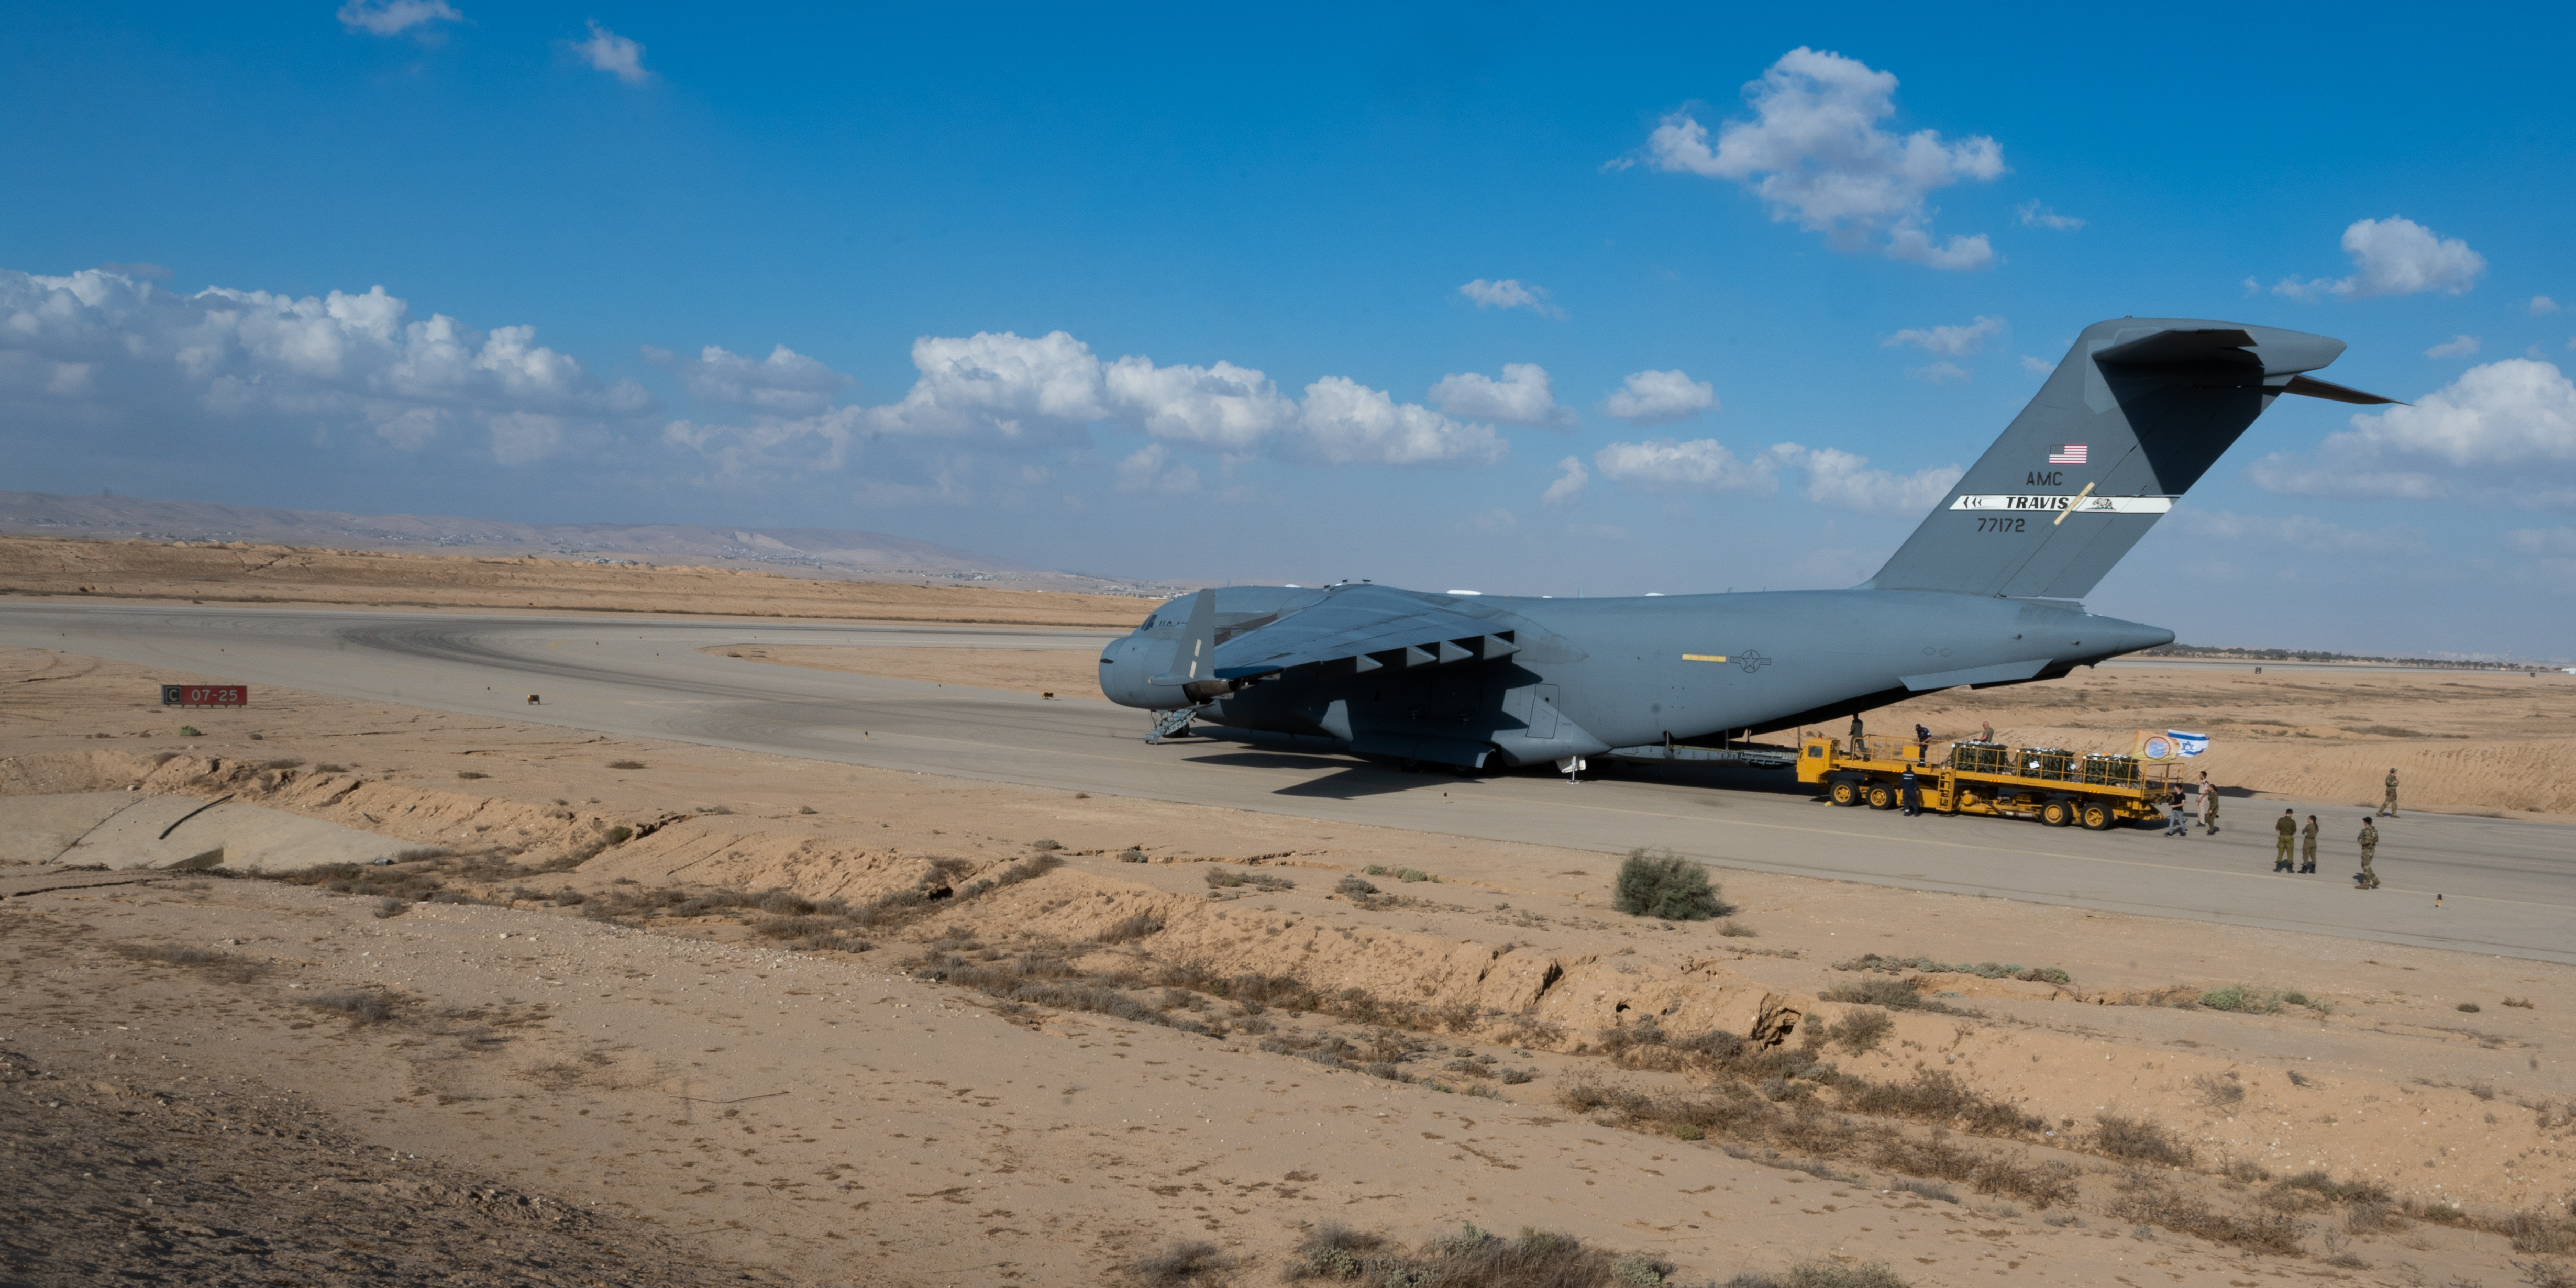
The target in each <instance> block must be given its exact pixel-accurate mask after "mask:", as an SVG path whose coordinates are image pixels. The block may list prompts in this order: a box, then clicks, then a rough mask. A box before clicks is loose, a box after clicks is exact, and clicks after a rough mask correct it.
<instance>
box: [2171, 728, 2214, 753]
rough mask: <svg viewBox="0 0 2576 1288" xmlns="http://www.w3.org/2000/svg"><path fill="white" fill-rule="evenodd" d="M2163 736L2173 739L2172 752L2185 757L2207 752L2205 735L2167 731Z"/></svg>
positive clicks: (2207, 743) (2207, 746) (2206, 736)
mask: <svg viewBox="0 0 2576 1288" xmlns="http://www.w3.org/2000/svg"><path fill="white" fill-rule="evenodd" d="M2165 736H2166V737H2168V738H2171V739H2173V740H2174V750H2175V751H2178V752H2181V753H2182V754H2183V755H2185V756H2197V755H2199V754H2200V753H2202V752H2204V751H2207V750H2209V735H2208V734H2205V733H2184V732H2183V731H2182V730H2180V729H2167V730H2165Z"/></svg>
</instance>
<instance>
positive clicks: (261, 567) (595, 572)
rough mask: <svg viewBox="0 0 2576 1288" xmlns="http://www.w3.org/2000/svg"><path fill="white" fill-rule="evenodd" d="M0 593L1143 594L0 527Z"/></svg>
mask: <svg viewBox="0 0 2576 1288" xmlns="http://www.w3.org/2000/svg"><path fill="white" fill-rule="evenodd" d="M0 595H23V596H33V597H47V598H88V599H120V600H133V601H138V602H164V603H166V602H169V601H172V600H177V601H182V602H186V603H200V604H331V605H341V606H355V605H364V606H374V607H385V608H441V609H500V610H510V609H516V610H523V611H524V610H527V609H538V610H542V611H546V612H563V611H570V612H611V613H620V612H651V613H674V612H679V613H703V614H709V615H713V616H721V617H804V618H815V619H820V620H828V621H883V622H955V623H961V624H973V625H994V626H1087V627H1098V628H1102V629H1115V630H1128V629H1132V628H1133V627H1134V626H1135V625H1136V623H1138V622H1140V621H1143V620H1144V618H1145V614H1146V613H1148V612H1150V611H1152V608H1153V604H1154V603H1155V602H1156V601H1153V600H1149V599H1137V598H1131V597H1128V596H1123V595H1081V594H1061V593H1055V592H1050V591H1038V590H984V589H977V588H972V587H964V586H947V585H942V586H933V585H919V586H914V585H904V584H899V583H891V582H867V581H838V580H830V579H825V578H814V577H789V576H782V575H780V574H778V573H775V572H767V571H759V570H752V569H742V568H698V567H656V568H645V567H619V566H616V565H612V564H592V563H579V562H574V561H571V560H562V559H540V558H536V557H534V556H513V557H503V556H488V555H416V554H386V553H382V552H378V551H368V550H323V549H315V548H311V547H304V546H271V545H250V544H242V543H226V542H176V543H156V542H148V541H69V540H57V539H52V538H44V537H0Z"/></svg>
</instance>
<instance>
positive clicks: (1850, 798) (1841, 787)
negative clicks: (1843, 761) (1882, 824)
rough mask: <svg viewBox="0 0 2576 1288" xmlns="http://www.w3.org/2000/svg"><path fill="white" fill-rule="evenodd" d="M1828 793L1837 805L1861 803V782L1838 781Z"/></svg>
mask: <svg viewBox="0 0 2576 1288" xmlns="http://www.w3.org/2000/svg"><path fill="white" fill-rule="evenodd" d="M1826 794H1827V795H1829V796H1832V797H1833V798H1834V804H1836V805H1858V804H1860V784H1858V783H1836V784H1834V785H1833V788H1832V790H1831V791H1829V792H1827V793H1826Z"/></svg>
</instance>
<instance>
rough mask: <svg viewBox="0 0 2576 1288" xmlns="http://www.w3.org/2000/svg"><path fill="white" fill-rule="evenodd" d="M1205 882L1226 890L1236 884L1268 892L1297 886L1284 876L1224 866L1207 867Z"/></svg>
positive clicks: (1272, 892) (1271, 892)
mask: <svg viewBox="0 0 2576 1288" xmlns="http://www.w3.org/2000/svg"><path fill="white" fill-rule="evenodd" d="M1207 883H1208V884H1209V885H1210V886H1213V887H1215V888H1217V889H1220V890H1228V889H1232V888H1234V887H1236V886H1251V887H1252V888H1253V889H1255V890H1259V891H1262V892H1264V893H1270V894H1275V893H1277V892H1279V891H1281V890H1294V889H1296V888H1297V883H1296V882H1294V881H1291V880H1289V879H1288V878H1286V877H1281V876H1272V875H1271V874H1270V873H1267V872H1228V871H1226V870H1225V869H1224V868H1210V869H1208V872H1207Z"/></svg>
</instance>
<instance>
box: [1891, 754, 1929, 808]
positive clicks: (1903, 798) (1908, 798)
mask: <svg viewBox="0 0 2576 1288" xmlns="http://www.w3.org/2000/svg"><path fill="white" fill-rule="evenodd" d="M1896 803H1897V804H1898V805H1899V806H1902V807H1903V808H1904V811H1905V816H1906V817H1907V818H1912V817H1914V816H1915V815H1917V814H1920V813H1922V812H1923V783H1922V781H1921V780H1920V779H1917V778H1916V777H1915V776H1914V766H1912V765H1907V766H1906V767H1905V773H1904V775H1903V776H1902V777H1900V778H1898V779H1897V780H1896Z"/></svg>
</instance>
